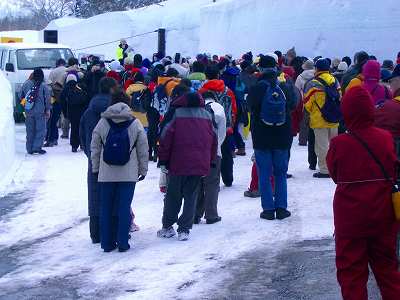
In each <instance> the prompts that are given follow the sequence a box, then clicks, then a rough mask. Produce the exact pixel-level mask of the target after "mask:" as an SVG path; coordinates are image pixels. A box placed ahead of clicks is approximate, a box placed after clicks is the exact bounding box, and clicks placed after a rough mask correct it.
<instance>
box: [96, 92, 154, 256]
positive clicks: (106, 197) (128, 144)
mask: <svg viewBox="0 0 400 300" xmlns="http://www.w3.org/2000/svg"><path fill="white" fill-rule="evenodd" d="M129 105H130V99H129V97H128V96H127V95H126V94H125V93H124V92H123V91H122V90H119V91H117V92H115V93H114V94H113V96H112V100H111V104H110V106H109V107H108V108H107V110H106V111H105V112H104V113H102V114H101V119H100V121H99V123H98V124H97V126H96V127H95V129H94V131H93V137H92V141H91V146H90V149H91V160H92V172H93V173H94V174H98V175H95V176H98V181H99V184H100V203H101V207H100V208H101V209H100V236H101V248H102V249H103V250H104V252H111V251H113V250H115V249H116V248H117V247H118V250H119V251H120V252H125V251H127V250H129V249H130V245H129V242H128V240H129V230H130V227H131V221H132V216H131V203H132V199H133V195H134V191H135V186H136V182H138V181H142V180H144V179H145V177H146V175H147V170H148V144H147V138H146V133H145V131H144V128H143V126H142V124H140V121H139V120H137V119H135V118H134V117H133V114H132V110H131V108H130V106H129ZM113 212H116V213H117V215H118V224H117V229H116V231H117V234H116V236H115V235H114V234H113V231H114V230H115V229H114V228H113V222H112V216H113Z"/></svg>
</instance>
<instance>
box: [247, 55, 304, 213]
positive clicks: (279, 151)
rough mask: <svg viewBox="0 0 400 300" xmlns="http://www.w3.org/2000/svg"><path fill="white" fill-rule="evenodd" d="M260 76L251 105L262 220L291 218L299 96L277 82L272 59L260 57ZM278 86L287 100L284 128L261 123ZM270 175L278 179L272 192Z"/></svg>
mask: <svg viewBox="0 0 400 300" xmlns="http://www.w3.org/2000/svg"><path fill="white" fill-rule="evenodd" d="M260 70H261V76H260V77H259V79H258V82H257V84H256V85H255V86H253V87H251V88H250V91H249V95H248V98H247V100H248V102H249V105H250V110H251V118H252V120H251V134H252V138H253V148H254V150H255V156H256V164H257V169H258V175H259V181H260V187H259V189H260V193H261V202H262V208H263V212H262V213H261V215H260V217H261V218H262V219H267V220H274V219H275V218H277V219H280V220H282V219H285V218H287V217H290V212H289V211H288V210H287V178H286V173H287V170H288V164H289V149H290V147H291V145H292V142H293V136H292V131H291V127H292V126H291V117H290V114H291V112H292V111H293V109H295V107H296V105H297V97H296V93H295V92H294V90H293V87H292V86H291V85H290V84H288V82H285V81H283V82H280V81H279V80H278V75H279V71H278V68H277V62H276V60H275V58H274V57H272V56H261V60H260ZM276 85H278V86H279V88H280V89H281V90H282V91H283V93H284V95H285V101H286V119H285V122H284V124H283V125H267V124H266V123H264V122H263V121H262V118H261V110H262V105H263V101H264V98H265V95H266V93H267V90H268V88H269V87H270V86H276ZM271 176H274V177H275V193H274V194H273V193H272V186H271V183H270V178H271Z"/></svg>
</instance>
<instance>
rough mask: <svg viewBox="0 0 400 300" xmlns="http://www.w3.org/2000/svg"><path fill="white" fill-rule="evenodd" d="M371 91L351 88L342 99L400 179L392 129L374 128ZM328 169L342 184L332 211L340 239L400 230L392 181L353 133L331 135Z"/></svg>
mask: <svg viewBox="0 0 400 300" xmlns="http://www.w3.org/2000/svg"><path fill="white" fill-rule="evenodd" d="M372 103H373V102H372V99H371V95H370V94H369V93H368V91H367V90H366V89H365V88H363V87H354V88H352V89H351V90H349V91H348V92H347V93H346V95H345V96H344V98H343V100H342V112H343V117H344V121H345V124H346V126H347V128H348V129H349V131H350V132H353V133H354V134H356V135H357V136H359V137H360V138H361V139H362V140H364V141H365V142H366V143H367V144H368V146H369V147H370V149H371V150H372V152H373V153H374V154H375V155H376V156H377V158H378V159H379V160H380V161H381V163H382V164H383V166H384V168H385V170H386V172H387V173H388V174H389V175H390V176H391V177H392V178H394V177H395V173H396V172H395V170H396V166H397V157H396V154H395V150H394V145H393V139H392V136H391V135H390V133H389V132H387V131H385V130H382V129H379V128H376V127H374V106H373V104H372ZM327 164H328V168H329V173H330V175H331V177H332V179H333V181H334V182H335V183H336V184H337V188H336V192H335V197H334V202H333V210H334V222H335V233H336V235H337V237H340V238H358V237H360V238H361V237H368V236H373V235H379V234H383V233H389V232H391V233H393V232H394V231H392V230H396V228H397V223H396V221H395V216H394V211H393V204H392V200H391V192H392V185H393V183H392V182H391V181H387V180H385V177H384V175H383V174H382V171H381V169H380V167H379V166H378V164H377V163H376V162H375V161H374V160H373V158H372V157H371V156H370V154H369V153H368V152H367V150H366V149H365V148H364V147H363V146H362V145H361V144H360V142H359V141H357V140H356V139H355V138H354V137H352V136H351V135H349V134H341V135H339V136H337V137H335V138H334V139H332V141H331V144H330V148H329V151H328V155H327Z"/></svg>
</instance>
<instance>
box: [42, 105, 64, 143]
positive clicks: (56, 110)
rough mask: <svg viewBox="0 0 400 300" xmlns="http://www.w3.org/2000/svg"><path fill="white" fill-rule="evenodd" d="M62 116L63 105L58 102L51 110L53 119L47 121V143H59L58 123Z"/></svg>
mask: <svg viewBox="0 0 400 300" xmlns="http://www.w3.org/2000/svg"><path fill="white" fill-rule="evenodd" d="M60 116H61V105H60V103H58V102H55V103H54V104H53V107H52V109H51V117H50V119H49V120H48V121H47V138H46V140H47V142H49V143H54V142H57V141H58V127H57V123H58V120H59V119H60Z"/></svg>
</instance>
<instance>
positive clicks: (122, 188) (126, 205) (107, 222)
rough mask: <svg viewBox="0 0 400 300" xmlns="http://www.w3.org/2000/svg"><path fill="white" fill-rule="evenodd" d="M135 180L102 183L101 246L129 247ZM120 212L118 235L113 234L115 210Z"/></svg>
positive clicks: (108, 247)
mask: <svg viewBox="0 0 400 300" xmlns="http://www.w3.org/2000/svg"><path fill="white" fill-rule="evenodd" d="M135 185H136V184H135V182H101V183H100V202H101V209H100V236H101V248H103V249H104V250H110V249H112V248H113V247H115V244H116V243H117V244H118V247H119V248H121V249H128V248H129V243H128V240H129V230H130V227H131V222H132V216H131V203H132V199H133V194H134V192H135ZM114 210H116V211H117V212H118V226H117V236H116V238H115V236H114V235H113V228H114V225H113V211H114Z"/></svg>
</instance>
